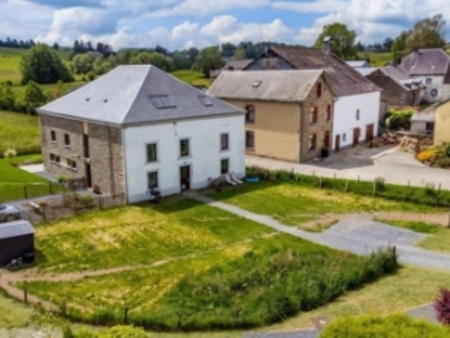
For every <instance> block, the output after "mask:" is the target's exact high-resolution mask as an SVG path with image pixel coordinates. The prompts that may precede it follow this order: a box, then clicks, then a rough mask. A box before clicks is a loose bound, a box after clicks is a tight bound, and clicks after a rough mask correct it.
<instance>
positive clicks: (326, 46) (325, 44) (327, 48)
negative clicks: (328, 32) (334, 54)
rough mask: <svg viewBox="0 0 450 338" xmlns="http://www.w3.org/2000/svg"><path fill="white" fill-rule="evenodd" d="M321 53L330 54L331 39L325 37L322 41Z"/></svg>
mask: <svg viewBox="0 0 450 338" xmlns="http://www.w3.org/2000/svg"><path fill="white" fill-rule="evenodd" d="M323 51H324V52H325V53H327V54H331V38H330V37H329V36H326V37H325V38H324V39H323Z"/></svg>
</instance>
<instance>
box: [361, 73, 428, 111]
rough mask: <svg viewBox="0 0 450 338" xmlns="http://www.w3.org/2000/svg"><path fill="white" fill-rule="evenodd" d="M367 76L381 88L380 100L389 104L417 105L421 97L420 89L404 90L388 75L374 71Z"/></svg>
mask: <svg viewBox="0 0 450 338" xmlns="http://www.w3.org/2000/svg"><path fill="white" fill-rule="evenodd" d="M367 78H368V79H369V80H370V81H372V82H373V83H375V84H376V85H377V86H379V87H380V88H382V89H383V91H382V92H381V100H382V101H384V102H386V103H387V104H388V105H389V106H418V105H419V104H420V99H421V89H420V88H417V89H414V90H406V89H405V88H403V87H401V86H400V85H399V84H398V83H397V82H395V81H394V80H393V79H392V78H390V77H389V76H386V75H384V74H381V72H379V71H378V72H375V73H372V74H370V75H369V76H367Z"/></svg>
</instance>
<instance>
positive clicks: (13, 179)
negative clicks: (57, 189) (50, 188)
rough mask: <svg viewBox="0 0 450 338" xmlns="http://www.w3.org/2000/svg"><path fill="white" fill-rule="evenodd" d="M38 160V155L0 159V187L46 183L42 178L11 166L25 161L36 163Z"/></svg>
mask: <svg viewBox="0 0 450 338" xmlns="http://www.w3.org/2000/svg"><path fill="white" fill-rule="evenodd" d="M40 158H41V157H40V155H36V156H19V157H14V158H3V159H0V185H5V184H24V183H39V182H46V181H45V180H44V179H43V178H41V177H39V176H36V175H33V174H30V173H28V172H26V171H24V170H22V169H20V168H18V167H15V166H13V165H12V164H13V163H23V162H26V161H30V162H36V161H38V160H40Z"/></svg>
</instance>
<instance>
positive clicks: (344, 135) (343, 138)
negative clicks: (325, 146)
mask: <svg viewBox="0 0 450 338" xmlns="http://www.w3.org/2000/svg"><path fill="white" fill-rule="evenodd" d="M342 141H344V142H346V141H347V134H342Z"/></svg>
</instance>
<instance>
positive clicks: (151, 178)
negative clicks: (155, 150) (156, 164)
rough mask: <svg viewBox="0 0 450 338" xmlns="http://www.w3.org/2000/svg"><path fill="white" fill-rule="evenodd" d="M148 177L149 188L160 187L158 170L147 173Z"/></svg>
mask: <svg viewBox="0 0 450 338" xmlns="http://www.w3.org/2000/svg"><path fill="white" fill-rule="evenodd" d="M147 179H148V188H149V189H155V188H158V186H159V183H158V172H157V171H152V172H149V173H148V174H147Z"/></svg>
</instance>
